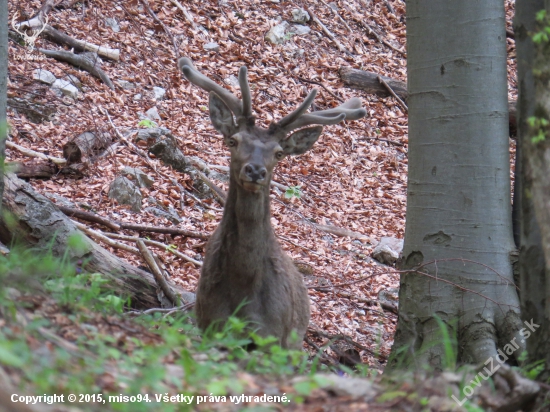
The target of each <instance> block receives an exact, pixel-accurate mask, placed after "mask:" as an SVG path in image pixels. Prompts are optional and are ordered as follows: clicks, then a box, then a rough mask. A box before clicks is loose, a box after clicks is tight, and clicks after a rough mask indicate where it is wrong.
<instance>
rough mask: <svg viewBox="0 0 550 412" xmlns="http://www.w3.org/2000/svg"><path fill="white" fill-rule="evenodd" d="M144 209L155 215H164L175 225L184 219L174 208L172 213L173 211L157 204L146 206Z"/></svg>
mask: <svg viewBox="0 0 550 412" xmlns="http://www.w3.org/2000/svg"><path fill="white" fill-rule="evenodd" d="M144 210H145V211H146V212H149V213H152V214H153V215H155V216H158V217H163V218H165V219H167V220H169V221H170V222H172V223H173V224H175V225H177V224H179V223H181V222H182V219H181V218H180V217H179V216H178V214H177V213H175V211H174V209H172V213H171V211H166V210H164V209H161V208H160V207H155V206H151V207H146V208H145V209H144Z"/></svg>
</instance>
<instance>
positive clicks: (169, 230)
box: [117, 222, 210, 240]
mask: <svg viewBox="0 0 550 412" xmlns="http://www.w3.org/2000/svg"><path fill="white" fill-rule="evenodd" d="M117 223H118V224H119V225H120V227H121V228H122V229H126V230H135V231H137V232H153V233H163V234H166V235H175V236H178V235H179V236H186V237H193V238H197V239H203V240H208V239H209V238H210V236H209V235H207V234H204V233H199V232H191V231H190V230H185V229H179V228H177V227H159V226H145V225H136V224H134V223H125V222H117Z"/></svg>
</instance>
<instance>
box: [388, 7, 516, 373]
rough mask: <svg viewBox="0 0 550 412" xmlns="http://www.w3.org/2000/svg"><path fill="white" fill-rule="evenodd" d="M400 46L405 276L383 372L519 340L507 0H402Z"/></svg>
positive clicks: (442, 362) (462, 358)
mask: <svg viewBox="0 0 550 412" xmlns="http://www.w3.org/2000/svg"><path fill="white" fill-rule="evenodd" d="M407 51H408V55H407V65H408V92H409V97H408V105H409V176H408V194H407V221H406V229H405V244H404V249H403V259H402V261H401V269H405V270H410V272H408V273H406V274H403V275H402V277H401V288H400V292H399V320H398V324H397V331H396V335H395V343H394V346H393V348H392V360H391V362H390V369H391V368H398V367H403V366H406V367H407V366H409V367H410V366H417V367H418V366H420V365H426V364H428V365H430V366H431V367H432V368H435V369H441V368H442V367H445V366H452V364H453V363H454V362H457V363H459V364H462V363H482V364H483V363H485V362H487V361H488V360H489V358H494V357H495V356H496V355H497V349H499V348H502V347H503V346H504V345H506V344H508V343H510V342H515V343H516V344H517V349H516V350H515V351H514V353H513V354H511V355H510V358H511V360H513V358H514V357H517V356H519V355H520V354H521V353H522V351H523V348H524V347H525V343H524V342H522V340H523V341H524V339H523V336H522V335H521V334H520V330H521V329H522V327H523V326H522V325H521V319H520V314H519V299H518V295H517V293H516V290H515V286H514V283H513V278H512V265H511V263H510V254H511V253H512V252H514V241H513V237H512V221H511V204H510V203H511V202H510V164H509V152H508V147H509V143H508V101H507V87H506V84H507V73H506V32H505V13H504V3H503V2H502V1H501V0H486V1H478V0H464V1H436V2H434V1H428V0H409V1H407ZM421 272H422V273H421ZM440 322H442V324H443V325H444V326H441V323H440ZM445 329H447V332H448V333H449V336H450V337H451V339H453V338H456V343H457V346H456V347H455V353H454V356H453V355H450V354H449V353H448V352H446V351H445V339H444V335H443V331H444V330H445ZM447 347H448V346H447ZM514 347H515V346H514ZM451 357H452V359H451ZM449 363H451V364H449Z"/></svg>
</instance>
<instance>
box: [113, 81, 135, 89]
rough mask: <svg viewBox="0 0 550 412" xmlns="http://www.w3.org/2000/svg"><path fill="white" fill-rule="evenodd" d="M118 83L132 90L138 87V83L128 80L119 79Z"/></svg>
mask: <svg viewBox="0 0 550 412" xmlns="http://www.w3.org/2000/svg"><path fill="white" fill-rule="evenodd" d="M117 83H118V85H119V86H120V87H122V88H123V89H124V90H132V89H135V88H136V85H135V84H134V83H132V82H128V81H126V80H117Z"/></svg>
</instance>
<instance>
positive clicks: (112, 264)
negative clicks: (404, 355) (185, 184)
mask: <svg viewBox="0 0 550 412" xmlns="http://www.w3.org/2000/svg"><path fill="white" fill-rule="evenodd" d="M4 180H5V192H4V210H5V211H6V212H9V213H10V214H11V215H12V216H13V217H14V218H15V222H11V223H7V222H6V220H3V219H1V218H0V241H1V242H4V243H5V244H10V243H11V242H12V241H13V240H16V241H19V242H25V243H26V244H28V245H29V246H31V247H35V248H37V249H39V250H43V251H44V252H47V251H49V250H51V252H52V253H53V255H54V256H58V257H67V258H68V259H69V260H70V261H71V262H73V263H75V264H80V265H82V267H83V268H84V269H85V270H87V271H89V272H92V273H93V272H99V273H102V274H104V275H106V276H107V277H108V278H109V279H110V280H111V281H112V283H111V286H112V288H113V290H114V291H115V292H117V293H119V294H120V295H125V296H128V295H129V296H130V297H131V298H132V305H133V306H135V307H138V308H151V307H159V306H160V303H159V300H158V298H157V285H156V282H155V280H154V277H153V275H151V274H150V273H149V272H145V271H143V270H141V269H138V268H135V267H133V266H132V265H130V264H128V263H127V262H125V261H124V260H122V259H119V258H118V257H116V256H114V255H113V254H111V253H109V252H108V251H107V250H105V249H104V248H102V247H101V246H99V245H98V244H97V243H95V242H93V241H92V240H90V239H89V238H88V237H86V236H84V235H83V234H82V232H80V231H79V230H78V229H77V228H76V226H75V225H74V224H73V223H72V222H71V220H70V219H69V218H68V217H67V216H65V215H64V214H63V212H61V211H60V210H59V209H58V208H57V207H56V206H55V204H53V203H52V202H51V201H50V200H49V199H47V198H46V197H44V196H42V195H41V194H39V193H37V192H35V191H34V190H33V188H32V186H31V185H29V184H28V183H26V182H24V181H22V180H20V179H18V178H17V177H15V175H13V174H11V173H8V174H6V175H5V177H4ZM77 234H80V237H81V240H80V242H79V244H78V246H77V247H70V246H69V239H70V238H71V237H72V236H75V235H77ZM171 286H172V288H173V289H174V290H175V291H176V293H178V294H180V295H181V297H182V301H183V303H188V302H190V301H193V300H194V296H193V294H192V293H190V292H186V291H184V290H183V289H181V288H179V287H177V286H176V285H171Z"/></svg>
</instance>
